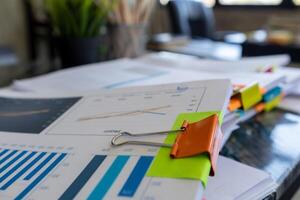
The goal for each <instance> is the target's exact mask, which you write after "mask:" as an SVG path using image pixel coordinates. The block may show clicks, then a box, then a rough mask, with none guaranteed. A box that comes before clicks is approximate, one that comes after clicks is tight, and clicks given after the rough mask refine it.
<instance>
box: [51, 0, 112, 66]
mask: <svg viewBox="0 0 300 200" xmlns="http://www.w3.org/2000/svg"><path fill="white" fill-rule="evenodd" d="M116 1H117V0H46V9H47V13H48V15H49V18H50V21H51V25H52V28H53V35H54V41H55V43H56V47H57V50H58V53H59V56H60V59H61V62H62V66H63V67H70V66H76V65H82V64H87V63H93V62H97V61H99V60H100V54H101V49H102V50H103V49H105V44H104V37H105V36H104V34H103V27H104V26H105V24H106V20H107V18H108V15H109V13H110V11H112V9H113V7H114V5H115V2H116Z"/></svg>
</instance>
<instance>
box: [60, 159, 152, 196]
mask: <svg viewBox="0 0 300 200" xmlns="http://www.w3.org/2000/svg"><path fill="white" fill-rule="evenodd" d="M152 160H153V157H152V156H127V155H119V156H115V157H113V158H112V156H105V155H95V156H94V157H93V158H92V160H91V161H90V162H89V163H88V164H87V165H86V167H85V168H84V169H83V170H82V172H81V173H80V174H79V176H78V177H77V178H76V179H75V180H74V181H73V183H72V184H71V185H70V186H69V187H68V188H67V190H66V191H65V192H64V193H63V194H62V195H61V197H60V198H59V199H60V200H65V199H74V198H75V199H82V198H84V199H88V200H96V199H103V198H105V197H106V198H110V197H113V198H116V197H127V198H128V197H129V198H132V197H135V194H136V192H137V191H138V190H139V187H140V185H141V183H142V181H143V179H144V177H145V174H146V172H147V170H148V168H149V167H150V164H151V162H152ZM105 162H106V163H105ZM104 165H105V166H104ZM100 174H101V175H100ZM99 175H100V177H99ZM92 176H93V178H92ZM91 179H93V180H91ZM116 182H118V183H119V182H121V183H122V185H116V184H115V183H116ZM88 183H92V184H91V185H92V186H93V187H88V186H87V185H88ZM119 186H121V187H119ZM109 193H110V194H109ZM107 195H109V197H108V196H107Z"/></svg>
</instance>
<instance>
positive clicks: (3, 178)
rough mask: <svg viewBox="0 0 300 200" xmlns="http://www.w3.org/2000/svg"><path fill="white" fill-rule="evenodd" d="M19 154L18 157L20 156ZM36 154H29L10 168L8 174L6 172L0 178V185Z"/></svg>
mask: <svg viewBox="0 0 300 200" xmlns="http://www.w3.org/2000/svg"><path fill="white" fill-rule="evenodd" d="M21 154H22V153H21ZM21 154H19V155H21ZM35 154H36V152H31V153H30V154H29V155H28V156H26V157H25V158H24V159H23V160H21V161H20V162H19V163H18V164H16V165H15V166H14V167H13V168H11V169H10V170H9V171H8V172H6V173H5V174H4V175H3V176H1V177H0V183H2V182H3V181H4V180H5V179H7V178H8V177H9V176H10V175H12V174H13V173H14V172H15V171H16V170H17V169H19V168H20V167H21V166H22V165H23V164H25V163H26V162H27V161H28V160H29V159H30V158H32V157H33V156H34V155H35Z"/></svg>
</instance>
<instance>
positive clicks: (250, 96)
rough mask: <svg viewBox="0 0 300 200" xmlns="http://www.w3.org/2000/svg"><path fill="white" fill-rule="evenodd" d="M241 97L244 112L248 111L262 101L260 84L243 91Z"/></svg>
mask: <svg viewBox="0 0 300 200" xmlns="http://www.w3.org/2000/svg"><path fill="white" fill-rule="evenodd" d="M240 95H241V101H242V105H243V109H244V110H248V109H249V108H251V107H252V106H254V105H255V104H256V103H258V102H260V101H261V100H262V95H261V93H260V88H259V85H258V83H256V84H254V85H252V86H250V87H247V88H245V89H242V90H241V92H240Z"/></svg>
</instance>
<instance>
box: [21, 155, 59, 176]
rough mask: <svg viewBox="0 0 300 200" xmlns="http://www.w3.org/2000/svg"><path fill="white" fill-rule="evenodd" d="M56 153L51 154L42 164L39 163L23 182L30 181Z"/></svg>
mask: <svg viewBox="0 0 300 200" xmlns="http://www.w3.org/2000/svg"><path fill="white" fill-rule="evenodd" d="M56 154H57V153H51V154H50V155H49V156H48V157H47V158H46V159H45V160H43V162H41V163H40V164H39V165H38V166H37V167H36V168H34V169H33V170H32V171H31V172H30V173H29V174H28V175H27V176H26V177H25V178H24V180H26V181H28V180H30V179H31V178H32V177H33V176H34V175H36V174H37V173H38V172H39V171H40V170H41V169H42V168H43V167H44V166H45V165H46V164H47V163H48V162H49V161H50V160H51V159H52V158H53V157H54V156H55V155H56Z"/></svg>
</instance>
